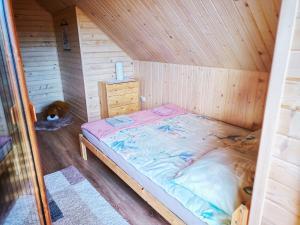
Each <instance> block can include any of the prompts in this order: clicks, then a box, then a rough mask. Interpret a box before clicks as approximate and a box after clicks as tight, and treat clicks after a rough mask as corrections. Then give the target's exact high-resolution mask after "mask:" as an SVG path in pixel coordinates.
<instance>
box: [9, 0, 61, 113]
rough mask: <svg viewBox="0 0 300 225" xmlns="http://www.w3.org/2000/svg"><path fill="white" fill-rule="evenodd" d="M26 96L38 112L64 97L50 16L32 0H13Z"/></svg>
mask: <svg viewBox="0 0 300 225" xmlns="http://www.w3.org/2000/svg"><path fill="white" fill-rule="evenodd" d="M13 8H14V15H15V21H16V26H17V31H18V36H19V40H20V47H21V53H22V58H23V59H24V60H23V64H24V71H25V76H26V83H27V86H28V92H29V97H30V100H31V101H32V103H33V104H34V105H35V107H36V110H37V112H40V111H41V110H42V108H43V107H44V106H46V105H48V104H50V103H51V102H53V101H55V100H63V94H62V85H61V78H60V69H59V63H58V57H57V49H56V47H57V46H56V39H55V32H54V25H53V18H52V16H51V14H50V13H48V12H47V11H46V10H45V9H43V8H42V7H41V6H40V5H39V4H38V3H37V2H36V1H35V0H13Z"/></svg>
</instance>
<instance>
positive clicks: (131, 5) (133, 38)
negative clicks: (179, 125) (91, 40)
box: [40, 0, 280, 71]
mask: <svg viewBox="0 0 300 225" xmlns="http://www.w3.org/2000/svg"><path fill="white" fill-rule="evenodd" d="M40 2H41V3H42V4H43V5H44V6H45V7H46V8H48V9H49V10H50V11H52V12H55V11H56V10H59V9H61V8H63V7H64V6H65V5H66V4H67V5H72V4H74V3H75V2H74V0H64V1H63V3H60V2H59V1H57V0H56V1H46V0H40ZM76 5H77V6H79V7H80V8H81V9H82V10H83V11H84V12H85V13H86V14H87V15H88V16H89V17H90V18H91V19H92V20H93V21H94V22H95V23H96V24H97V25H98V26H99V27H100V28H101V29H102V30H103V31H104V32H105V33H106V34H108V35H109V36H110V37H111V38H112V39H113V40H114V41H115V42H116V43H117V44H118V45H119V46H120V47H121V48H122V49H123V50H125V51H126V52H127V53H128V54H129V56H131V57H132V58H133V59H137V60H143V61H159V62H167V63H176V64H191V65H200V66H211V67H224V68H235V69H245V70H258V71H269V69H270V67H271V61H272V54H273V49H274V40H275V36H276V29H277V17H278V13H279V8H280V0H270V1H265V0H258V1H256V0H250V1H246V0H239V1H227V0H217V1H211V0H210V1H207V0H201V1H200V0H188V1H183V0H176V1H174V0H167V1H159V0H151V1H148V0H134V1H133V0H126V1H125V0H124V1H110V0H77V1H76Z"/></svg>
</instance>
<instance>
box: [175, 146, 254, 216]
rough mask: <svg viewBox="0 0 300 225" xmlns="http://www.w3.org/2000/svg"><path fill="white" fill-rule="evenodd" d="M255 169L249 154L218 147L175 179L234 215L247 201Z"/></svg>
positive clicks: (179, 183)
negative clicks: (246, 188)
mask: <svg viewBox="0 0 300 225" xmlns="http://www.w3.org/2000/svg"><path fill="white" fill-rule="evenodd" d="M254 170H255V161H253V160H251V159H247V157H245V155H243V154H241V153H239V152H236V151H233V150H229V149H217V150H213V151H211V152H209V153H207V154H206V155H204V156H203V157H201V158H200V159H199V160H198V161H196V162H194V163H193V164H192V165H190V166H189V167H186V168H185V169H183V170H182V171H181V172H180V173H179V174H178V176H177V177H176V178H175V179H174V181H175V183H177V184H178V185H181V186H183V187H184V188H186V189H188V190H189V191H191V192H193V193H194V194H195V195H197V196H199V197H200V198H202V199H203V200H205V201H207V202H209V203H211V204H213V205H214V206H215V207H217V208H219V209H221V210H223V211H224V212H225V213H227V214H229V215H231V214H232V213H233V212H234V210H235V209H236V208H237V207H238V206H239V205H240V204H241V203H242V201H243V200H244V196H245V194H244V191H243V188H244V187H246V186H252V185H253V179H254ZM249 197H250V196H249Z"/></svg>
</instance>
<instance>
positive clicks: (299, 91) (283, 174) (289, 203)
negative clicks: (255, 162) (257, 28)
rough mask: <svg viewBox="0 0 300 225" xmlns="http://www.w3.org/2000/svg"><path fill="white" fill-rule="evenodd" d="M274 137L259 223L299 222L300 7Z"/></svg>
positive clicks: (290, 224) (266, 224) (274, 224)
mask: <svg viewBox="0 0 300 225" xmlns="http://www.w3.org/2000/svg"><path fill="white" fill-rule="evenodd" d="M275 140H276V141H275V146H273V151H272V154H273V155H272V158H271V168H270V174H269V178H268V187H267V193H266V198H265V202H264V211H263V224H264V225H282V224H288V225H296V224H300V7H299V9H298V15H297V20H296V30H295V33H294V38H293V45H292V49H291V51H290V60H289V69H288V74H287V79H286V81H285V91H284V96H283V99H282V105H281V113H280V120H279V125H278V130H277V134H276V138H275Z"/></svg>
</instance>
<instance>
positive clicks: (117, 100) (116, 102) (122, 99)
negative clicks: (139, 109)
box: [107, 93, 139, 108]
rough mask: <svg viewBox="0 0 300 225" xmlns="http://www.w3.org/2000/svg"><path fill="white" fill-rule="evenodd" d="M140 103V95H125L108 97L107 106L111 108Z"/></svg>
mask: <svg viewBox="0 0 300 225" xmlns="http://www.w3.org/2000/svg"><path fill="white" fill-rule="evenodd" d="M138 102H139V95H138V93H130V94H125V95H116V96H107V104H108V106H109V108H110V107H118V106H123V105H129V104H133V103H138Z"/></svg>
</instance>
